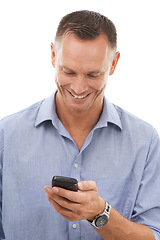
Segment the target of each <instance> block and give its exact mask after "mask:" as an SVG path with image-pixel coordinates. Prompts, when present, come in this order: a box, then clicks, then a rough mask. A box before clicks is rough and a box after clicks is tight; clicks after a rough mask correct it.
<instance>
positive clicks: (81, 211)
mask: <svg viewBox="0 0 160 240" xmlns="http://www.w3.org/2000/svg"><path fill="white" fill-rule="evenodd" d="M78 189H79V192H73V191H69V190H66V189H63V188H58V187H53V188H51V187H50V186H45V188H44V190H45V192H46V194H47V198H48V200H49V202H50V203H51V204H52V206H53V207H54V208H55V210H56V211H57V212H58V213H59V214H60V215H61V216H63V217H64V218H65V219H66V220H68V221H79V220H83V219H88V220H93V219H94V218H95V216H96V215H98V214H99V213H102V212H103V211H104V208H105V201H104V199H102V198H101V197H100V196H99V195H98V189H97V186H96V183H95V182H93V181H84V182H79V183H78Z"/></svg>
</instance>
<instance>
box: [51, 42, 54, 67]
mask: <svg viewBox="0 0 160 240" xmlns="http://www.w3.org/2000/svg"><path fill="white" fill-rule="evenodd" d="M51 63H52V66H53V67H54V68H55V47H54V44H53V43H51Z"/></svg>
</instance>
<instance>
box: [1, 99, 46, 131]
mask: <svg viewBox="0 0 160 240" xmlns="http://www.w3.org/2000/svg"><path fill="white" fill-rule="evenodd" d="M43 101H44V100H42V101H39V102H37V103H35V104H33V105H31V106H29V107H27V108H25V109H23V110H21V111H19V112H17V113H14V114H12V115H9V116H6V117H4V118H3V119H1V120H0V132H1V131H2V130H3V129H4V128H6V127H7V128H10V127H13V126H15V125H16V126H17V127H18V126H20V125H22V124H24V123H25V122H30V121H34V120H35V118H36V116H37V113H38V111H39V108H40V106H41V104H42V102H43Z"/></svg>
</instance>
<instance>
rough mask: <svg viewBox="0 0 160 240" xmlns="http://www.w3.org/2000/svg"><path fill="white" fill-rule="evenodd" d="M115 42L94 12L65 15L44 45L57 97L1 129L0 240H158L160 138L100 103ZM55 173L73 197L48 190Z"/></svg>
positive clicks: (55, 189) (112, 30)
mask: <svg viewBox="0 0 160 240" xmlns="http://www.w3.org/2000/svg"><path fill="white" fill-rule="evenodd" d="M116 43H117V39H116V29H115V27H114V25H113V23H112V22H111V21H110V20H109V19H107V18H106V17H104V16H102V15H100V14H99V13H95V12H90V11H78V12H74V13H71V14H68V15H66V16H65V17H64V18H63V19H62V20H61V22H60V24H59V26H58V30H57V34H56V38H55V45H54V44H53V43H52V44H51V54H52V55H51V57H52V58H51V59H52V65H53V67H54V68H55V81H56V83H57V88H58V90H57V91H56V92H55V93H54V94H52V96H50V97H49V98H48V99H45V100H44V101H41V102H39V103H37V104H35V105H33V106H31V107H30V108H28V109H25V110H23V111H21V112H19V113H17V114H15V115H13V116H10V117H7V118H5V119H3V120H2V121H1V123H0V162H1V182H2V184H1V205H2V224H1V231H0V233H1V239H3V237H4V235H5V237H6V239H7V240H15V239H16V240H19V239H24V240H25V239H38V240H41V239H43V240H44V239H45V240H51V239H59V240H66V239H70V240H72V239H74V240H75V239H77V240H78V239H117V240H121V239H123V240H125V239H127V240H130V239H134V240H135V239H136V240H141V239H145V240H152V239H156V240H157V239H160V227H159V226H160V141H159V137H158V134H157V132H156V131H155V130H154V128H153V127H152V126H151V125H149V124H148V123H146V122H144V121H142V120H140V119H138V118H136V117H135V116H133V115H131V114H129V113H127V112H126V111H124V110H122V109H121V108H119V107H117V106H115V105H113V104H111V103H110V102H109V101H107V100H106V98H105V97H104V90H105V87H106V84H107V79H108V76H109V75H112V74H113V73H114V70H115V68H116V65H117V62H118V60H119V57H120V53H119V52H116ZM54 175H62V176H67V177H74V178H76V179H77V180H78V181H79V184H78V189H79V191H78V192H72V191H69V190H66V189H62V188H58V187H53V188H51V187H50V182H51V179H52V176H54ZM43 187H44V189H45V192H46V195H47V197H48V199H47V197H46V196H45V193H44V191H43ZM48 200H49V202H50V203H49V202H48Z"/></svg>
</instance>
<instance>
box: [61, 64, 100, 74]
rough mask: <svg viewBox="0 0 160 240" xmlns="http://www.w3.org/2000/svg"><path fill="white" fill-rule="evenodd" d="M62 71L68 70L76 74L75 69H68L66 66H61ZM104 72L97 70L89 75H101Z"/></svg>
mask: <svg viewBox="0 0 160 240" xmlns="http://www.w3.org/2000/svg"><path fill="white" fill-rule="evenodd" d="M60 67H61V68H62V69H65V70H68V71H70V72H75V71H74V70H73V69H71V68H69V67H66V66H63V65H62V66H60ZM101 73H103V72H101V71H99V70H95V71H90V72H88V73H87V74H101Z"/></svg>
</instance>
